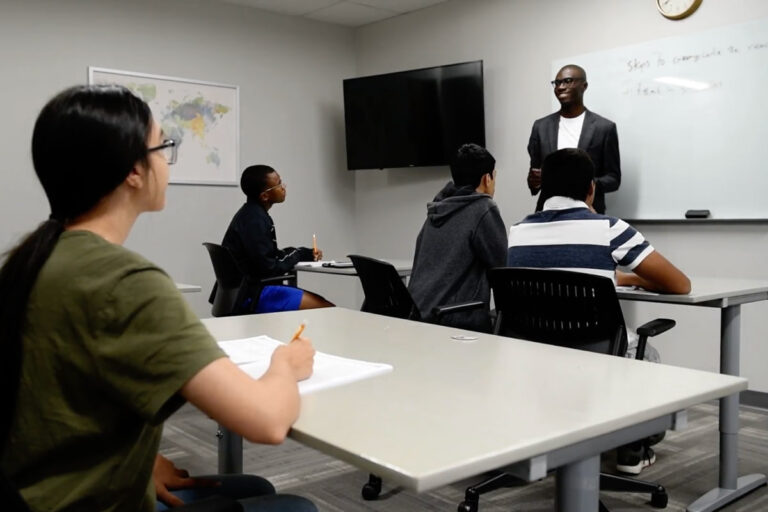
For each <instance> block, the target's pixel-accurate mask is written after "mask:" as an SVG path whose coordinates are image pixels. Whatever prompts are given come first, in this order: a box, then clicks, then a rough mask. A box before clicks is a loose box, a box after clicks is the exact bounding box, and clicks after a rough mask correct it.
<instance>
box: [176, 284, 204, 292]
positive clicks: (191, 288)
mask: <svg viewBox="0 0 768 512" xmlns="http://www.w3.org/2000/svg"><path fill="white" fill-rule="evenodd" d="M176 288H178V290H179V291H180V292H181V293H191V292H199V291H202V289H203V288H202V287H200V286H197V285H196V284H184V283H176Z"/></svg>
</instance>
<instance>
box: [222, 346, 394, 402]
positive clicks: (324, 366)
mask: <svg viewBox="0 0 768 512" xmlns="http://www.w3.org/2000/svg"><path fill="white" fill-rule="evenodd" d="M280 345H283V343H282V342H280V341H277V340H275V339H273V338H270V337H269V336H256V337H253V338H245V339H239V340H229V341H220V342H219V346H220V347H221V348H222V350H224V352H226V353H227V355H228V356H229V358H230V359H231V360H232V362H233V363H235V364H236V365H238V366H240V368H241V369H242V370H243V371H244V372H245V373H247V374H248V375H250V376H251V377H253V378H255V379H258V378H259V377H261V376H262V375H264V372H266V371H267V368H268V367H269V362H270V359H271V357H272V352H274V350H275V349H276V348H277V347H278V346H280ZM392 369H393V367H392V365H389V364H386V363H371V362H368V361H360V360H358V359H349V358H346V357H339V356H334V355H331V354H325V353H323V352H316V353H315V366H314V369H313V372H312V376H311V377H310V378H309V379H307V380H303V381H301V382H299V393H301V394H302V395H305V394H307V393H312V392H314V391H319V390H321V389H327V388H331V387H334V386H341V385H343V384H347V383H350V382H354V381H356V380H361V379H367V378H368V377H373V376H375V375H380V374H382V373H387V372H391V371H392Z"/></svg>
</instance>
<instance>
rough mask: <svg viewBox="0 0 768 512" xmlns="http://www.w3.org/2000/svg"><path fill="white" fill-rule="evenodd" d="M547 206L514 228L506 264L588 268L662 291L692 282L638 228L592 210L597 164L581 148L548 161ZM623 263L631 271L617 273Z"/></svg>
mask: <svg viewBox="0 0 768 512" xmlns="http://www.w3.org/2000/svg"><path fill="white" fill-rule="evenodd" d="M541 174H542V177H541V193H542V194H543V196H544V198H545V201H544V208H543V210H542V211H540V212H536V213H534V214H532V215H528V216H527V217H526V218H525V219H523V220H522V221H520V222H519V223H517V224H515V225H514V226H512V227H511V228H510V230H509V246H508V247H509V248H508V250H507V266H510V267H534V268H553V269H559V270H570V271H573V272H586V273H589V274H596V275H600V276H605V277H610V278H611V279H613V280H614V282H615V283H616V284H617V285H620V286H639V287H642V288H645V289H646V290H651V291H656V292H662V293H681V294H683V293H688V292H690V291H691V282H690V280H689V279H688V277H686V275H685V274H683V273H682V272H681V271H680V270H679V269H678V268H677V267H675V266H674V265H673V264H672V263H670V262H669V261H668V260H667V259H666V258H665V257H664V256H662V255H661V254H660V253H659V252H658V251H657V250H655V249H654V248H653V246H651V244H649V243H648V241H646V240H645V238H644V237H643V235H642V234H641V233H640V232H639V231H637V230H636V229H635V228H633V227H632V226H630V225H629V224H627V223H626V222H624V221H623V220H621V219H618V218H616V217H609V216H607V215H600V214H597V213H595V212H594V210H593V209H592V206H591V205H592V200H593V199H594V197H595V182H594V177H595V167H594V165H593V164H592V160H591V159H590V158H589V155H588V154H587V153H586V152H585V151H583V150H581V149H577V148H567V149H561V150H559V151H556V152H554V153H552V154H550V155H549V156H547V158H545V159H544V164H543V165H542V173H541ZM617 267H624V268H626V269H628V270H630V271H631V272H629V273H626V272H617V271H616V268H617Z"/></svg>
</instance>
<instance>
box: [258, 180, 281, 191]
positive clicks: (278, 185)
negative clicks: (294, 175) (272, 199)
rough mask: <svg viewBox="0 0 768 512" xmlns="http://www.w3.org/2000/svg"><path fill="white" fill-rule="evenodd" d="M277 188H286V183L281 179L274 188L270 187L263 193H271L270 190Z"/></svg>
mask: <svg viewBox="0 0 768 512" xmlns="http://www.w3.org/2000/svg"><path fill="white" fill-rule="evenodd" d="M277 187H282V188H285V182H284V181H283V180H282V179H281V180H280V182H279V183H278V184H277V185H275V186H274V187H269V188H267V189H264V190H262V192H269V191H270V190H273V189H276V188H277Z"/></svg>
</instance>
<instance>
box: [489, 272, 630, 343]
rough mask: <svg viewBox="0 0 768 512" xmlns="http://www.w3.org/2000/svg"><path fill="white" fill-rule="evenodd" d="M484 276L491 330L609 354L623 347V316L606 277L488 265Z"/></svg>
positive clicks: (624, 337) (504, 334)
mask: <svg viewBox="0 0 768 512" xmlns="http://www.w3.org/2000/svg"><path fill="white" fill-rule="evenodd" d="M488 279H489V281H490V283H491V289H492V290H493V298H494V302H495V304H496V312H497V319H496V333H497V334H500V335H502V336H510V337H514V338H522V339H525V340H530V341H538V342H542V343H547V344H551V345H559V346H565V347H571V348H577V349H582V350H589V351H592V352H601V353H605V354H612V355H619V354H622V355H623V354H624V353H625V352H626V349H627V336H626V327H625V324H624V316H623V315H622V313H621V306H620V304H619V299H618V297H617V296H616V288H615V286H614V284H613V281H612V280H611V279H609V278H607V277H601V276H595V275H592V274H585V273H582V272H567V271H562V270H547V269H535V268H494V269H491V270H490V271H489V273H488Z"/></svg>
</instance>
